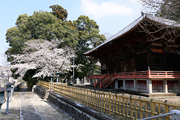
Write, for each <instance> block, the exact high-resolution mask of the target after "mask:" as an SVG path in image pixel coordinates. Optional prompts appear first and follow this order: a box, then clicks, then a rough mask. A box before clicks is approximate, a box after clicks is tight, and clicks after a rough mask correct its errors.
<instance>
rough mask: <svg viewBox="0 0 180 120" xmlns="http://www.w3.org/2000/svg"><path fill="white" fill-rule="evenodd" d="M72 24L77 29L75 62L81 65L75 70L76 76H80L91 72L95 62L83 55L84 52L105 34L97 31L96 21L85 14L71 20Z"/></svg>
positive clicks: (98, 41) (101, 40)
mask: <svg viewBox="0 0 180 120" xmlns="http://www.w3.org/2000/svg"><path fill="white" fill-rule="evenodd" d="M73 24H74V26H75V28H76V30H77V31H78V37H77V39H78V44H77V46H76V55H77V58H76V60H75V62H76V64H82V65H83V66H82V67H81V69H80V72H78V71H77V73H76V77H79V78H82V77H84V76H87V75H88V74H90V73H91V74H92V73H93V71H94V70H95V69H94V68H96V67H95V66H96V63H97V60H95V59H93V58H90V57H87V56H85V55H84V53H85V52H87V51H89V50H90V49H92V48H94V47H97V46H98V45H100V44H101V43H103V42H104V41H105V36H104V35H101V34H100V33H99V32H100V31H99V26H98V25H97V24H96V22H95V21H94V20H91V19H89V17H87V16H83V15H82V16H80V17H78V20H75V21H73Z"/></svg>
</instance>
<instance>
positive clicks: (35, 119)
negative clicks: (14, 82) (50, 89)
mask: <svg viewBox="0 0 180 120" xmlns="http://www.w3.org/2000/svg"><path fill="white" fill-rule="evenodd" d="M24 87H26V85H24ZM6 105H7V103H4V104H3V105H2V110H1V117H0V120H71V118H70V117H68V116H67V115H65V114H64V112H63V111H60V110H59V109H57V108H56V107H55V106H53V105H51V104H49V103H48V102H46V101H45V100H43V99H41V98H39V97H38V96H37V95H36V94H34V93H32V92H28V91H26V88H24V89H21V91H20V92H15V93H14V96H13V100H12V101H11V102H10V104H9V106H10V108H9V112H10V114H5V112H6Z"/></svg>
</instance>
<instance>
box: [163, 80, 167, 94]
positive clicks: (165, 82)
mask: <svg viewBox="0 0 180 120" xmlns="http://www.w3.org/2000/svg"><path fill="white" fill-rule="evenodd" d="M163 83H164V85H163V86H164V92H165V93H168V86H167V80H164V82H163Z"/></svg>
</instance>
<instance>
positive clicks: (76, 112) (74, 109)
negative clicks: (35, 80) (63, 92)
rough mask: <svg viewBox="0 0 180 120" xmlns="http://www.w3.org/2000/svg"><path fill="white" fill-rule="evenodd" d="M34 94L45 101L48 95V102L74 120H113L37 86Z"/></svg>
mask: <svg viewBox="0 0 180 120" xmlns="http://www.w3.org/2000/svg"><path fill="white" fill-rule="evenodd" d="M34 92H35V93H36V94H38V95H39V96H40V97H41V98H43V99H44V97H46V96H47V95H48V96H47V101H48V102H50V103H52V104H54V105H55V106H56V107H58V108H59V109H61V110H63V111H64V112H65V113H66V114H68V115H69V116H71V117H72V118H73V119H74V120H91V119H93V120H94V119H97V120H112V118H109V117H106V116H103V115H102V114H101V113H99V112H96V111H93V110H91V109H89V108H88V107H86V106H83V105H81V104H79V103H76V102H74V101H71V100H69V99H67V98H65V97H63V96H60V95H58V94H55V93H54V92H52V91H51V92H50V91H48V94H47V93H45V90H44V89H42V88H41V87H39V86H37V87H36V88H35V89H34Z"/></svg>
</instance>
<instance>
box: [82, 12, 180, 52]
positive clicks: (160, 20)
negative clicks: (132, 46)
mask: <svg viewBox="0 0 180 120" xmlns="http://www.w3.org/2000/svg"><path fill="white" fill-rule="evenodd" d="M144 18H147V19H149V20H152V21H154V22H157V23H160V24H164V25H168V26H173V27H180V24H178V23H177V22H175V21H173V20H169V19H165V18H162V17H157V16H154V15H152V14H146V13H141V16H140V17H139V18H137V19H136V20H135V21H133V22H132V23H131V24H129V25H128V26H126V27H125V28H123V29H122V30H120V31H119V32H118V33H116V34H115V35H113V36H111V37H110V38H109V39H108V40H106V41H105V42H104V43H102V44H100V45H98V46H97V47H95V48H93V49H92V50H89V51H87V52H85V53H84V54H85V55H87V54H89V53H91V52H93V51H95V50H96V49H98V48H100V47H101V46H103V45H105V44H107V43H109V42H111V41H113V40H114V39H116V38H117V37H120V36H122V35H123V34H125V33H126V32H128V31H129V30H131V29H132V28H134V27H135V26H137V25H138V24H139V23H140V22H141V21H142V20H143V19H144Z"/></svg>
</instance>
